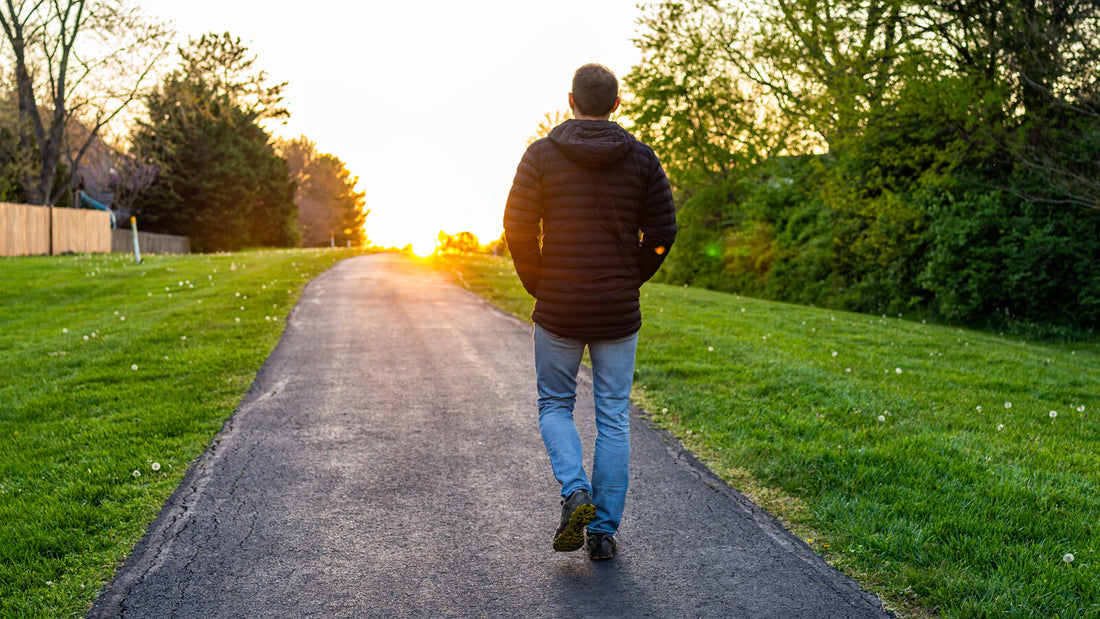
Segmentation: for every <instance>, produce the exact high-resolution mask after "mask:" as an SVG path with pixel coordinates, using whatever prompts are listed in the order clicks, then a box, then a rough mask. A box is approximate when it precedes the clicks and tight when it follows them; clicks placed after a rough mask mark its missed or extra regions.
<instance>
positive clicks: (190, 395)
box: [0, 250, 354, 617]
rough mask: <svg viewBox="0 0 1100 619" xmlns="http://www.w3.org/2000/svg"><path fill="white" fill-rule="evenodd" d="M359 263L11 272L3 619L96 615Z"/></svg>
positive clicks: (310, 257) (221, 260) (1, 515)
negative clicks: (307, 302)
mask: <svg viewBox="0 0 1100 619" xmlns="http://www.w3.org/2000/svg"><path fill="white" fill-rule="evenodd" d="M353 253H354V252H349V251H340V250H337V251H331V250H286V251H252V252H243V253H237V254H217V255H192V256H172V257H169V256H147V257H146V260H145V262H144V263H143V264H134V263H133V261H132V260H131V259H129V258H128V257H127V256H124V255H122V256H120V255H79V256H64V257H53V258H48V257H24V258H3V259H0V299H3V303H2V304H0V358H2V359H3V362H2V363H0V521H2V522H3V527H2V528H0V616H3V617H20V616H34V617H38V616H51V617H59V616H71V615H81V614H83V613H84V611H85V610H86V608H87V607H88V606H89V605H90V603H91V601H92V600H93V599H94V596H95V594H96V592H97V591H98V590H99V589H100V587H101V586H102V585H103V584H104V583H106V582H107V581H108V580H109V579H110V578H111V577H112V576H113V574H114V572H115V570H116V568H117V567H118V566H119V565H120V564H121V562H122V561H123V560H125V558H126V556H127V555H128V554H129V552H130V550H131V549H132V547H133V545H134V544H135V543H136V542H137V541H138V540H139V539H140V538H141V536H142V534H143V533H144V530H145V528H146V526H147V525H148V524H149V523H150V522H151V521H152V520H153V518H155V517H156V515H157V513H158V512H159V511H160V509H161V506H162V505H163V503H164V501H165V500H166V499H167V498H168V496H169V495H170V494H171V493H172V492H173V490H175V488H176V486H177V485H178V484H179V482H180V479H181V477H182V476H183V473H184V472H185V471H186V469H187V467H188V465H189V464H190V463H191V462H192V460H193V459H194V458H196V457H197V456H198V455H199V454H201V452H202V451H203V450H204V449H205V447H206V446H207V444H208V443H209V442H210V440H211V438H212V437H213V436H214V434H215V433H216V432H217V431H218V430H219V429H220V428H221V426H222V424H223V423H224V421H225V420H226V419H227V418H228V417H229V415H230V414H232V412H233V411H234V410H235V408H236V406H237V404H238V403H239V402H240V400H241V397H242V396H243V395H244V393H245V392H246V391H247V390H248V387H249V386H250V385H251V383H252V380H253V378H254V377H255V374H256V372H257V370H259V368H260V366H261V365H262V363H263V361H264V360H265V359H266V358H267V356H268V354H269V353H270V352H271V350H272V349H273V348H274V346H275V344H276V343H277V342H278V340H279V337H280V336H281V334H282V331H283V326H284V321H285V319H286V316H287V314H288V313H289V311H290V309H291V308H292V307H293V305H294V303H295V302H296V300H297V299H298V296H299V294H300V292H301V290H302V288H303V287H304V285H305V283H306V282H308V281H309V280H310V279H311V278H312V277H314V276H315V275H317V274H318V273H320V272H322V271H324V270H325V269H327V268H328V267H329V266H330V265H332V264H333V263H334V262H335V261H336V260H338V259H341V258H345V257H348V256H349V255H353Z"/></svg>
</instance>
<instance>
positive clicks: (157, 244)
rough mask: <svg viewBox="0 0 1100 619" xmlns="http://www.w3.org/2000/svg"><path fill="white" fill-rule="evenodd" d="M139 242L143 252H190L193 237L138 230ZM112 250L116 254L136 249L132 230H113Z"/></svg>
mask: <svg viewBox="0 0 1100 619" xmlns="http://www.w3.org/2000/svg"><path fill="white" fill-rule="evenodd" d="M138 244H139V246H140V248H141V253H143V254H189V253H191V239H189V238H187V237H186V236H176V235H174V234H157V233H156V232H142V231H141V230H138ZM111 251H112V252H114V253H116V254H124V253H130V252H132V251H134V233H133V231H132V230H121V229H118V230H111Z"/></svg>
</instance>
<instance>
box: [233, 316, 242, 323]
mask: <svg viewBox="0 0 1100 619" xmlns="http://www.w3.org/2000/svg"><path fill="white" fill-rule="evenodd" d="M240 321H241V317H240V316H238V317H236V318H234V319H233V322H240Z"/></svg>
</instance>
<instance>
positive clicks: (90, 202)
mask: <svg viewBox="0 0 1100 619" xmlns="http://www.w3.org/2000/svg"><path fill="white" fill-rule="evenodd" d="M80 203H81V204H84V205H87V206H88V207H90V208H94V209H99V210H101V211H107V212H108V213H110V214H111V227H112V228H117V227H118V224H117V222H116V221H115V212H114V211H112V210H111V209H109V208H107V207H106V206H103V205H102V204H100V203H99V202H98V201H96V200H94V199H92V197H91V196H89V195H88V194H86V193H84V192H83V191H81V192H80Z"/></svg>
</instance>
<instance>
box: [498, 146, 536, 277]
mask: <svg viewBox="0 0 1100 619" xmlns="http://www.w3.org/2000/svg"><path fill="white" fill-rule="evenodd" d="M541 228H542V180H541V178H540V175H539V171H538V168H537V167H536V165H535V154H534V152H533V148H528V149H527V152H525V153H524V154H523V159H522V160H521V161H520V163H519V168H518V169H517V170H516V177H515V180H513V181H512V189H511V191H509V192H508V202H507V204H506V205H505V207H504V238H505V240H506V241H507V242H508V251H509V252H510V253H511V254H512V264H513V265H514V266H515V269H516V274H517V275H519V279H520V281H521V282H523V287H524V288H525V289H526V290H527V292H528V294H530V295H531V296H535V292H536V291H537V290H538V282H539V272H540V265H541V263H542V253H541V251H540V249H539V235H540V233H541Z"/></svg>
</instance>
